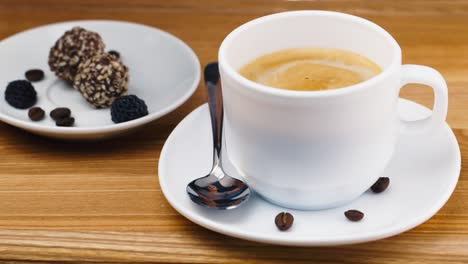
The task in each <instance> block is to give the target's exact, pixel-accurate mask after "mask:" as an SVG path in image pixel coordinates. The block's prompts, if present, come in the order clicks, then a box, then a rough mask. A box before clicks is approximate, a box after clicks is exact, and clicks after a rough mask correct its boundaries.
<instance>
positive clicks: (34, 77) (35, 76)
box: [24, 69, 44, 82]
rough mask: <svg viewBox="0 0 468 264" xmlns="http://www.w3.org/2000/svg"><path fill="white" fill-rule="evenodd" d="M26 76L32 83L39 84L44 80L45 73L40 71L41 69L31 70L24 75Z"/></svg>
mask: <svg viewBox="0 0 468 264" xmlns="http://www.w3.org/2000/svg"><path fill="white" fill-rule="evenodd" d="M24 76H25V77H26V79H28V81H30V82H38V81H41V80H42V79H44V72H43V71H42V70H39V69H31V70H28V71H27V72H26V73H25V74H24Z"/></svg>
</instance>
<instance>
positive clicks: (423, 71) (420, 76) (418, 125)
mask: <svg viewBox="0 0 468 264" xmlns="http://www.w3.org/2000/svg"><path fill="white" fill-rule="evenodd" d="M401 70H402V84H401V86H402V87H403V86H404V85H406V84H409V83H418V84H425V85H428V86H430V87H432V90H433V91H434V106H433V107H432V115H430V116H429V117H426V118H424V119H420V120H414V121H406V120H401V128H402V132H403V133H416V134H419V133H423V132H425V131H428V130H430V129H433V128H436V127H440V126H442V125H443V124H444V123H445V118H446V117H447V108H448V91H447V83H446V82H445V80H444V78H443V77H442V75H441V74H440V73H439V72H438V71H437V70H435V69H433V68H431V67H427V66H421V65H412V64H406V65H403V66H402V69H401Z"/></svg>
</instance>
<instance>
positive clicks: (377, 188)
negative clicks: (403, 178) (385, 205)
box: [370, 177, 390, 193]
mask: <svg viewBox="0 0 468 264" xmlns="http://www.w3.org/2000/svg"><path fill="white" fill-rule="evenodd" d="M389 184H390V179H389V178H387V177H380V178H379V179H378V180H377V181H376V182H375V183H374V184H373V185H372V186H371V187H370V188H371V190H372V191H373V192H375V193H381V192H383V191H385V189H387V187H388V185H389Z"/></svg>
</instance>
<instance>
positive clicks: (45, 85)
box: [0, 21, 200, 139]
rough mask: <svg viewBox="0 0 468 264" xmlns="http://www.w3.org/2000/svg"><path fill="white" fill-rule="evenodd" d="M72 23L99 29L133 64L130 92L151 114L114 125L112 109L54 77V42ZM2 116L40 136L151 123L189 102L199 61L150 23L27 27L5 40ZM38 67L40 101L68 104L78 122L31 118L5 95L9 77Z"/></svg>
mask: <svg viewBox="0 0 468 264" xmlns="http://www.w3.org/2000/svg"><path fill="white" fill-rule="evenodd" d="M73 26H81V27H83V28H86V29H89V30H92V31H95V32H98V33H99V34H100V35H101V37H102V38H103V40H104V42H105V44H106V50H116V51H118V52H119V53H120V55H121V58H122V61H123V62H124V63H125V64H126V65H127V66H128V67H129V70H130V82H129V94H135V95H137V96H138V97H140V98H141V99H143V100H144V101H145V102H146V104H147V105H148V110H149V115H148V116H146V117H143V118H140V119H137V120H133V121H129V122H125V123H120V124H114V123H113V122H112V120H111V117H110V110H109V109H100V110H96V109H94V108H93V107H92V106H91V105H89V104H88V103H87V102H86V101H85V100H84V99H83V98H82V96H81V94H80V93H79V92H78V91H76V90H74V89H73V88H71V87H70V86H69V85H68V84H66V83H65V82H63V81H61V80H59V79H58V78H56V77H55V75H54V74H53V72H51V71H50V70H49V66H48V64H47V59H48V55H49V50H50V48H51V47H52V46H53V45H54V43H55V41H56V40H57V39H58V38H59V37H60V36H61V35H62V34H63V33H64V32H65V31H66V30H68V29H71V28H72V27H73ZM0 58H1V60H0V96H1V97H2V98H1V99H0V101H1V104H0V120H1V121H3V122H6V123H8V124H11V125H14V126H17V127H19V128H22V129H25V130H28V131H31V132H33V133H37V134H40V135H45V136H51V137H58V138H67V139H96V138H104V137H109V136H113V135H117V134H121V133H124V132H127V131H129V130H131V129H134V128H137V127H140V126H141V125H144V124H146V123H148V122H151V121H153V120H155V119H157V118H159V117H161V116H163V115H165V114H167V113H169V112H170V111H172V110H174V109H175V108H177V107H178V106H180V105H181V104H182V103H183V102H185V101H186V100H187V99H188V98H189V97H190V96H191V95H192V94H193V92H194V91H195V90H196V88H197V86H198V83H199V81H200V63H199V61H198V58H197V56H196V55H195V53H194V52H193V51H192V49H190V47H188V46H187V45H186V44H185V43H184V42H182V41H181V40H180V39H178V38H176V37H174V36H172V35H170V34H169V33H167V32H164V31H161V30H159V29H156V28H152V27H149V26H144V25H139V24H134V23H128V22H118V21H72V22H65V23H58V24H51V25H46V26H42V27H38V28H34V29H31V30H27V31H24V32H21V33H18V34H16V35H14V36H11V37H9V38H7V39H5V40H3V41H1V42H0ZM32 68H39V69H42V70H43V71H44V72H45V76H46V78H45V79H44V80H43V81H40V82H36V83H33V85H34V87H35V89H36V91H37V93H38V103H37V104H36V106H40V107H42V108H43V109H44V110H46V112H47V113H48V112H50V111H51V110H52V109H53V108H55V107H58V106H64V107H69V108H70V109H71V110H72V115H73V116H74V117H75V120H76V123H75V126H74V127H56V126H55V123H54V122H53V121H52V119H51V118H45V120H43V121H40V122H32V121H31V120H29V118H28V111H27V110H19V109H15V108H13V107H11V106H10V105H9V104H8V103H7V102H6V101H5V99H4V92H5V88H6V86H7V84H8V83H9V82H10V81H13V80H17V79H24V73H25V71H27V70H29V69H32Z"/></svg>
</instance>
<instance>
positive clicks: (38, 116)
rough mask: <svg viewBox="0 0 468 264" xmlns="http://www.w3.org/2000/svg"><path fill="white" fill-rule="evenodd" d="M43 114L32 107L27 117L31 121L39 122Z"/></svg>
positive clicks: (39, 109)
mask: <svg viewBox="0 0 468 264" xmlns="http://www.w3.org/2000/svg"><path fill="white" fill-rule="evenodd" d="M44 115H45V112H44V110H42V108H40V107H33V108H31V109H29V112H28V116H29V118H30V119H31V120H32V121H39V120H42V119H43V118H44Z"/></svg>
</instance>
